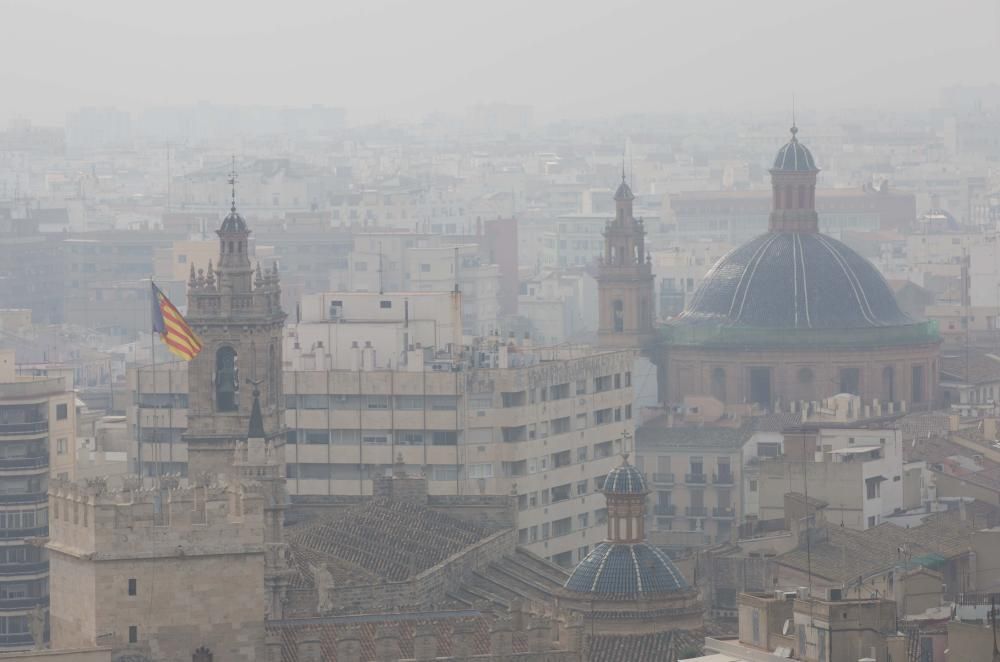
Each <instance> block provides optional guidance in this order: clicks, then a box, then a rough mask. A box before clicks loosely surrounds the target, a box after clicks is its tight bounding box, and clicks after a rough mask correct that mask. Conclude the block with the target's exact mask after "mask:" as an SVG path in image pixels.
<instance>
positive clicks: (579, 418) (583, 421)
mask: <svg viewBox="0 0 1000 662" xmlns="http://www.w3.org/2000/svg"><path fill="white" fill-rule="evenodd" d="M586 427H587V413H586V412H584V413H582V414H577V415H576V429H577V430H583V429H584V428H586Z"/></svg>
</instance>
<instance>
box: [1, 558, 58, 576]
mask: <svg viewBox="0 0 1000 662" xmlns="http://www.w3.org/2000/svg"><path fill="white" fill-rule="evenodd" d="M48 571H49V562H48V561H37V562H31V563H6V564H3V565H0V577H15V576H19V575H37V574H41V573H43V572H48Z"/></svg>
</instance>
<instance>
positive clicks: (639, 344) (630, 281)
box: [597, 172, 656, 349]
mask: <svg viewBox="0 0 1000 662" xmlns="http://www.w3.org/2000/svg"><path fill="white" fill-rule="evenodd" d="M634 199H635V196H634V195H632V189H630V188H629V186H628V184H626V183H625V174H624V172H623V173H622V183H621V184H620V185H619V186H618V190H617V191H616V192H615V218H614V220H612V221H609V222H608V224H607V226H606V227H605V229H604V256H603V258H602V259H601V263H600V266H599V267H598V274H597V299H598V342H599V344H600V345H601V346H602V347H614V348H634V349H643V348H644V347H646V345H647V344H648V343H649V342H650V341H651V340H652V339H653V312H654V310H655V306H656V303H655V302H654V300H653V269H652V264H651V262H650V258H649V255H648V254H647V253H646V229H645V228H644V227H643V224H642V221H641V220H636V218H635V217H634V216H633V215H632V201H633V200H634Z"/></svg>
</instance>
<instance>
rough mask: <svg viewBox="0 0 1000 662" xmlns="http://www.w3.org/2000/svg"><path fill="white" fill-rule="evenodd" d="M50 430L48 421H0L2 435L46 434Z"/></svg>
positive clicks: (0, 433)
mask: <svg viewBox="0 0 1000 662" xmlns="http://www.w3.org/2000/svg"><path fill="white" fill-rule="evenodd" d="M48 431H49V422H48V421H33V422H31V423H0V437H23V436H25V435H30V434H45V433H47V432H48Z"/></svg>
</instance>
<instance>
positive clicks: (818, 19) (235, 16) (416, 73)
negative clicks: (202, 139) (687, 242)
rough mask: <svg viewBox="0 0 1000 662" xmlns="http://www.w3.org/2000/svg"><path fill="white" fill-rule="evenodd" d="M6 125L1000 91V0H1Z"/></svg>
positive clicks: (921, 101)
mask: <svg viewBox="0 0 1000 662" xmlns="http://www.w3.org/2000/svg"><path fill="white" fill-rule="evenodd" d="M0 11H2V13H0V90H2V97H0V99H2V102H0V121H3V122H6V120H8V119H10V118H12V117H30V118H32V119H34V120H36V121H38V122H47V123H61V122H62V120H63V118H64V116H65V114H66V112H67V111H69V110H72V109H74V108H76V107H79V106H82V105H99V106H118V107H120V108H124V109H127V110H138V109H141V108H142V107H145V106H150V105H159V104H187V103H192V102H196V101H211V102H216V103H240V104H267V105H275V106H282V105H307V104H312V103H323V104H331V105H339V106H344V107H346V108H347V109H348V110H349V113H350V115H349V117H350V119H351V120H352V121H356V122H360V121H367V120H377V119H381V118H396V117H401V118H418V117H421V116H423V115H424V114H426V113H427V112H431V111H444V112H461V111H462V110H463V109H464V108H466V107H467V106H469V105H471V104H474V103H478V102H489V101H506V102H514V103H526V104H531V105H533V106H534V107H535V108H536V112H537V115H538V116H540V117H542V118H545V119H549V118H554V117H593V116H600V115H610V114H617V113H623V112H632V111H672V110H682V111H684V110H738V109H749V110H770V111H775V110H780V109H781V108H782V107H784V106H787V105H788V103H789V99H790V97H791V95H792V92H793V91H794V93H795V94H796V96H797V98H798V103H799V105H800V107H802V109H803V111H804V112H808V111H809V110H816V109H819V108H821V107H827V108H840V107H850V106H862V105H863V106H868V107H886V108H899V107H906V106H917V107H920V108H925V107H928V106H933V105H935V104H936V103H937V100H938V92H939V88H940V87H941V86H943V85H949V84H956V83H969V84H978V83H991V82H1000V67H998V65H1000V0H837V1H835V0H617V1H616V0H601V1H597V2H595V1H593V0H503V1H494V0H490V1H486V0H410V1H405V0H362V1H357V2H355V1H353V0H322V1H317V2H311V1H310V2H307V1H304V0H273V1H271V2H266V3H265V2H261V1H259V0H243V1H242V2H229V1H222V0H199V1H191V0H172V1H171V2H142V1H139V2H136V1H135V0H91V1H88V2H83V1H80V0H0Z"/></svg>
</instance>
